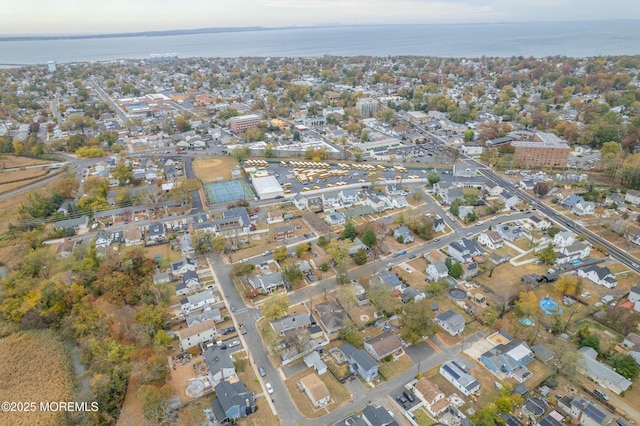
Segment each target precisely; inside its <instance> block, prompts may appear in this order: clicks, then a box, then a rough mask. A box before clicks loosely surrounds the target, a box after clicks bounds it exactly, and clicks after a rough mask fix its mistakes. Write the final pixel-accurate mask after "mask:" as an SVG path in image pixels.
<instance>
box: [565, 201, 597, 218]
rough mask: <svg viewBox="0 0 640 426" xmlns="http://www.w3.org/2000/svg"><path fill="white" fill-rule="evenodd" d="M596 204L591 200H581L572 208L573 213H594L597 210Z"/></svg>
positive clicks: (583, 214)
mask: <svg viewBox="0 0 640 426" xmlns="http://www.w3.org/2000/svg"><path fill="white" fill-rule="evenodd" d="M595 208H596V205H595V204H594V203H593V202H591V201H580V202H578V203H577V204H576V205H575V206H573V208H572V209H571V213H573V214H575V215H576V216H586V215H592V214H593V213H594V212H595Z"/></svg>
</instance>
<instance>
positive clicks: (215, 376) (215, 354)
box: [204, 345, 238, 386]
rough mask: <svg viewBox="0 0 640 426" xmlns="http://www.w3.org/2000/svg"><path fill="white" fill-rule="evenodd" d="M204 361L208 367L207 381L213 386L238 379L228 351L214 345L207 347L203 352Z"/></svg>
mask: <svg viewBox="0 0 640 426" xmlns="http://www.w3.org/2000/svg"><path fill="white" fill-rule="evenodd" d="M204 360H205V362H206V363H207V367H209V374H208V376H209V381H210V382H211V384H212V385H213V386H215V385H217V384H218V383H220V382H221V381H223V380H229V381H235V380H237V379H238V376H237V374H236V366H235V364H234V363H233V358H231V355H229V352H228V351H226V350H223V349H220V348H218V347H217V346H215V345H214V346H211V347H208V348H207V349H205V351H204Z"/></svg>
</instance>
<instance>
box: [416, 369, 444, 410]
mask: <svg viewBox="0 0 640 426" xmlns="http://www.w3.org/2000/svg"><path fill="white" fill-rule="evenodd" d="M413 392H414V393H415V395H416V396H417V397H418V399H420V400H422V401H424V406H425V407H426V408H427V410H428V411H429V413H431V415H432V416H433V417H434V418H438V416H439V415H440V414H442V413H444V412H445V411H446V410H447V409H448V408H449V404H450V403H449V400H448V399H447V398H445V395H444V393H443V392H442V391H441V390H440V388H438V385H436V384H435V383H433V382H432V381H431V380H429V379H428V378H427V377H426V376H425V377H421V378H420V380H417V381H416V382H415V383H414V385H413Z"/></svg>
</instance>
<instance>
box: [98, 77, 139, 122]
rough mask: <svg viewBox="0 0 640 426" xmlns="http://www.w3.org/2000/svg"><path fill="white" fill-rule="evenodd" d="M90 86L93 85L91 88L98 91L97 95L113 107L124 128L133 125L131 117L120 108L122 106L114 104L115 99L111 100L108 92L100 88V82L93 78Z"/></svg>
mask: <svg viewBox="0 0 640 426" xmlns="http://www.w3.org/2000/svg"><path fill="white" fill-rule="evenodd" d="M88 82H89V84H90V85H91V87H92V88H93V89H94V90H95V91H96V93H97V94H98V96H99V97H100V98H101V99H102V100H103V101H104V102H105V103H106V104H107V105H109V106H110V107H111V109H112V110H113V111H115V112H116V114H118V117H119V118H120V121H122V123H123V124H124V126H125V127H126V126H128V125H129V124H131V120H130V119H129V117H127V114H126V113H125V112H124V110H123V109H122V108H120V105H118V104H117V103H115V102H114V100H113V99H111V98H110V97H109V95H108V94H107V92H105V91H104V90H103V89H102V87H100V85H99V84H98V82H97V81H96V80H95V79H94V78H93V77H92V78H90V79H89V80H88Z"/></svg>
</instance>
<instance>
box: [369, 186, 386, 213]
mask: <svg viewBox="0 0 640 426" xmlns="http://www.w3.org/2000/svg"><path fill="white" fill-rule="evenodd" d="M362 202H363V204H364V205H365V206H370V207H371V208H372V209H373V210H375V211H376V212H378V213H379V212H382V211H384V210H387V209H390V208H391V203H390V202H389V200H388V199H387V197H383V196H378V195H377V194H375V193H374V192H372V191H367V193H366V197H365V198H364V200H362Z"/></svg>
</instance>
